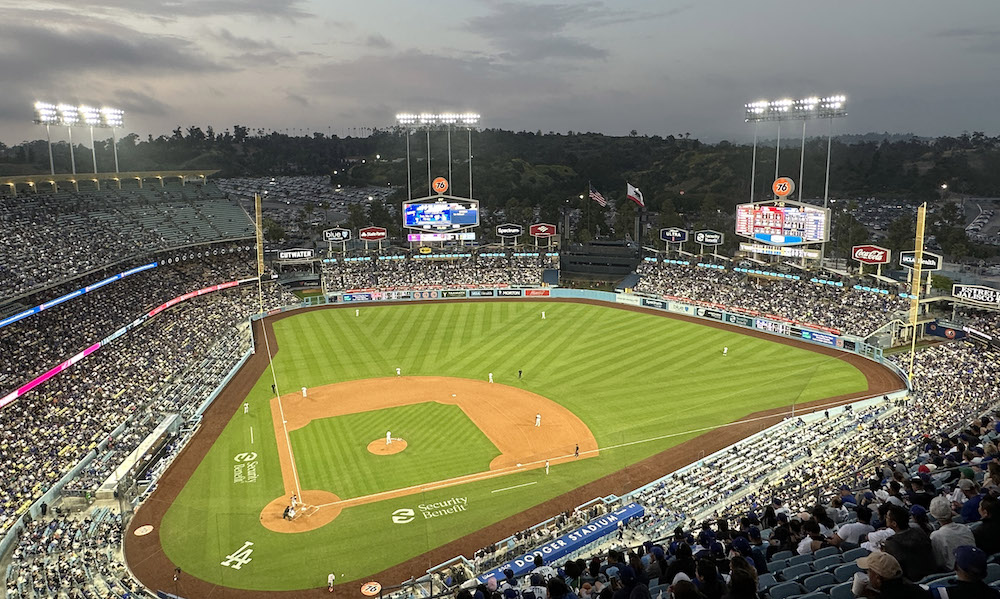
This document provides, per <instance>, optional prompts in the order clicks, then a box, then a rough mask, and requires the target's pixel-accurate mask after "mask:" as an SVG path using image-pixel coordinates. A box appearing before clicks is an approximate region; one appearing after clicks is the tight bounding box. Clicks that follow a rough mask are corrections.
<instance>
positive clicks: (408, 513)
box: [392, 507, 416, 524]
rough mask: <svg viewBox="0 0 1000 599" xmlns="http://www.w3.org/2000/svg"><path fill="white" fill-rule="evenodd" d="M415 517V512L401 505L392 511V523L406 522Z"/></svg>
mask: <svg viewBox="0 0 1000 599" xmlns="http://www.w3.org/2000/svg"><path fill="white" fill-rule="evenodd" d="M415 517H416V513H415V512H414V511H413V510H412V509H411V508H408V507H401V508H399V509H398V510H396V511H394V512H393V513H392V523H393V524H408V523H410V522H413V519H414V518H415Z"/></svg>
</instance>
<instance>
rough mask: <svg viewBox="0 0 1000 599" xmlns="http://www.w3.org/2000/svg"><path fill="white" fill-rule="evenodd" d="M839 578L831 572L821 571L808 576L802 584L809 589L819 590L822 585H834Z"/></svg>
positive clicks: (810, 590)
mask: <svg viewBox="0 0 1000 599" xmlns="http://www.w3.org/2000/svg"><path fill="white" fill-rule="evenodd" d="M836 582H837V579H836V578H834V577H833V574H830V573H829V572H820V573H819V574H813V575H812V576H808V577H806V579H805V580H803V581H802V586H804V587H805V588H806V590H807V591H809V592H812V591H816V590H819V589H820V587H825V586H833V585H834V584H836Z"/></svg>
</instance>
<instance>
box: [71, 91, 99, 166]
mask: <svg viewBox="0 0 1000 599" xmlns="http://www.w3.org/2000/svg"><path fill="white" fill-rule="evenodd" d="M77 111H78V112H79V113H80V118H81V119H83V122H84V123H86V124H87V126H88V127H90V154H91V156H92V157H93V159H94V174H95V175H96V174H97V144H95V143H94V125H100V124H101V111H100V110H98V109H96V108H94V107H93V106H87V105H86V104H81V105H80V107H79V108H77Z"/></svg>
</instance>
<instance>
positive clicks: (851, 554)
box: [844, 547, 871, 564]
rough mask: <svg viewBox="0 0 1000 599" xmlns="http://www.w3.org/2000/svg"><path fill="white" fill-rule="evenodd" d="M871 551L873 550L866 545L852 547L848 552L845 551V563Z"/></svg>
mask: <svg viewBox="0 0 1000 599" xmlns="http://www.w3.org/2000/svg"><path fill="white" fill-rule="evenodd" d="M869 553H871V551H868V550H867V549H865V548H864V547H858V548H857V549H851V550H850V551H847V552H845V553H844V563H845V564H846V563H847V562H853V561H854V560H856V559H858V558H859V557H864V556H866V555H868V554H869Z"/></svg>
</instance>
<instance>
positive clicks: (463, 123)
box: [396, 112, 480, 199]
mask: <svg viewBox="0 0 1000 599" xmlns="http://www.w3.org/2000/svg"><path fill="white" fill-rule="evenodd" d="M479 119H480V116H479V115H478V114H476V113H474V112H463V113H451V112H446V113H441V114H436V113H430V112H422V113H419V114H417V113H412V112H401V113H399V114H397V115H396V124H397V125H399V126H401V127H404V128H405V129H406V194H407V199H413V192H412V189H411V185H410V133H411V131H412V130H414V129H417V128H423V129H425V130H426V133H427V135H426V139H427V194H428V195H431V193H432V190H431V181H432V179H433V177H432V176H431V129H442V128H443V129H445V130H446V131H447V133H448V181H449V183H450V182H451V166H452V164H451V162H452V161H451V131H452V129H453V128H454V127H456V126H458V127H465V128H466V129H468V132H469V198H472V129H473V128H474V127H475V126H476V125H478V124H479Z"/></svg>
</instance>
